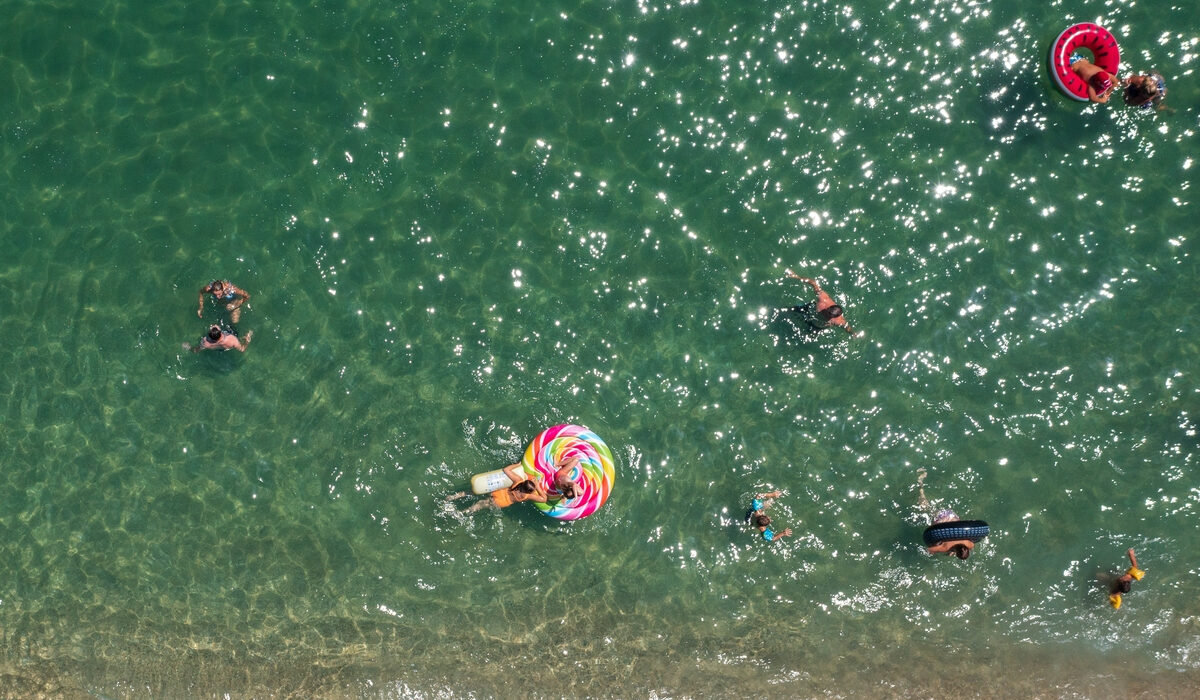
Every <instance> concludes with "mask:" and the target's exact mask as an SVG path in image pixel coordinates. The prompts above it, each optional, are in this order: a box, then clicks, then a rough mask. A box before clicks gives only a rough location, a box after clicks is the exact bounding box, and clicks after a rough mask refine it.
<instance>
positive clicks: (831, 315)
mask: <svg viewBox="0 0 1200 700" xmlns="http://www.w3.org/2000/svg"><path fill="white" fill-rule="evenodd" d="M817 315H818V316H820V317H821V318H823V319H825V320H826V321H828V320H831V319H835V318H837V317H838V316H841V315H842V307H840V306H838V305H837V304H834V305H832V306H826V307H825V308H823V309H821V310H820V311H818V312H817Z"/></svg>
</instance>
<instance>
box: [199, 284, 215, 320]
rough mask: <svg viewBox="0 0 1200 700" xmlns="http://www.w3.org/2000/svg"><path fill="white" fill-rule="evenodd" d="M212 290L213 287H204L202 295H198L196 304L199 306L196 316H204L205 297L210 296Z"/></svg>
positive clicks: (201, 291)
mask: <svg viewBox="0 0 1200 700" xmlns="http://www.w3.org/2000/svg"><path fill="white" fill-rule="evenodd" d="M211 288H212V287H211V285H210V286H208V287H204V288H202V289H201V290H200V294H199V295H197V297H196V304H197V306H196V315H197V316H200V317H203V316H204V295H205V294H208V290H209V289H211Z"/></svg>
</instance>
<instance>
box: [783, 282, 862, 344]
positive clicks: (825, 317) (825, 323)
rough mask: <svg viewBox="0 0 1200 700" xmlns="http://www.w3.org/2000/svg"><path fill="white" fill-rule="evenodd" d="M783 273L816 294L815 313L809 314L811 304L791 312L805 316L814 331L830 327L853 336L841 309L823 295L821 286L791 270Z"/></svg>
mask: <svg viewBox="0 0 1200 700" xmlns="http://www.w3.org/2000/svg"><path fill="white" fill-rule="evenodd" d="M784 272H786V273H787V276H788V277H793V278H795V279H798V280H800V281H801V282H803V283H805V284H807V285H808V286H810V287H812V288H813V291H814V292H816V293H817V310H816V313H809V309H810V307H811V306H812V304H811V303H809V304H805V305H803V306H794V307H792V311H797V312H799V313H802V314H805V315H806V319H805V320H807V321H808V325H810V326H812V327H813V328H814V329H816V330H824V329H826V328H829V327H830V326H839V327H841V329H842V330H844V331H846V332H847V333H850V334H851V335H853V334H854V329H853V328H851V327H850V324H848V323H846V317H845V316H843V315H842V307H840V306H838V304H837V302H835V301H834V300H833V297H831V296H829V295H828V294H826V293H825V290H823V289H821V286H820V285H818V284H817V281H816V280H814V279H812V278H809V277H801V276H800V275H797V274H796V273H794V272H792V271H791V270H784Z"/></svg>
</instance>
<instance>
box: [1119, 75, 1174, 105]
mask: <svg viewBox="0 0 1200 700" xmlns="http://www.w3.org/2000/svg"><path fill="white" fill-rule="evenodd" d="M1121 84H1122V85H1124V86H1125V104H1127V105H1129V106H1130V107H1140V108H1141V109H1151V108H1153V109H1170V108H1169V107H1167V106H1166V105H1165V104H1163V103H1162V101H1163V99H1165V98H1166V96H1167V81H1166V80H1165V79H1164V78H1163V77H1162V74H1160V73H1159V72H1157V71H1150V72H1149V73H1146V74H1145V75H1132V76H1130V77H1128V78H1126V79H1125V80H1123V81H1121Z"/></svg>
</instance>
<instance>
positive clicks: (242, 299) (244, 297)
mask: <svg viewBox="0 0 1200 700" xmlns="http://www.w3.org/2000/svg"><path fill="white" fill-rule="evenodd" d="M230 286H231V287H232V286H233V285H230ZM231 291H232V292H233V295H234V296H236V297H239V298H237V299H234V300H233V304H232V306H233V307H234V308H237V307H239V306H241V305H242V304H245V303H246V302H248V301H250V293H249V292H247V291H246V290H244V289H239V288H237V287H233V289H232V290H231Z"/></svg>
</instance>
